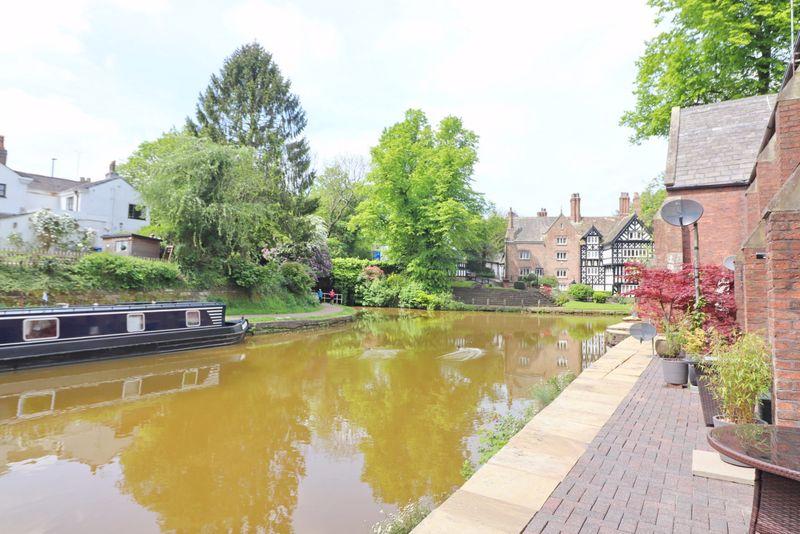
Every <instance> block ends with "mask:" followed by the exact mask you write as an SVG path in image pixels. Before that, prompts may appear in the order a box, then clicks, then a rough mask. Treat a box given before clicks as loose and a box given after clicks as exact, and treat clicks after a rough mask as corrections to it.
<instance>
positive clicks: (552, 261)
mask: <svg viewBox="0 0 800 534" xmlns="http://www.w3.org/2000/svg"><path fill="white" fill-rule="evenodd" d="M638 210H639V195H638V193H635V194H634V197H633V204H631V198H630V196H629V195H628V193H622V194H621V195H620V199H619V211H618V213H617V214H616V215H613V216H605V217H584V216H583V214H582V213H581V197H580V195H579V194H578V193H574V194H573V195H572V197H571V198H570V212H569V215H568V216H567V215H564V214H563V213H562V214H560V215H558V216H556V217H552V216H548V215H547V210H546V209H541V210H539V212H538V213H537V214H536V216H535V217H519V216H517V214H515V213H514V212H513V211H511V210H509V212H508V226H507V228H506V248H505V259H506V268H505V273H506V279H507V280H508V281H511V282H514V281H516V280H519V279H520V278H522V277H524V276H526V275H528V274H531V273H534V274H537V275H539V276H555V277H556V278H557V279H558V282H559V288H560V289H562V290H564V289H567V288H568V287H569V285H570V284H572V283H576V282H580V283H585V284H588V285H591V286H593V287H594V288H595V289H597V290H602V291H613V292H620V291H626V290H627V289H629V288H628V287H626V286H625V284H624V273H623V264H624V263H625V262H627V261H642V262H646V261H647V260H649V258H650V255H651V252H652V237H651V235H650V233H649V231H648V230H647V229H646V228H645V226H644V225H643V224H642V223H641V221H639V217H638V215H637V213H636V212H637V211H638Z"/></svg>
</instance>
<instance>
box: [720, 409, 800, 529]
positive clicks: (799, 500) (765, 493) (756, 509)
mask: <svg viewBox="0 0 800 534" xmlns="http://www.w3.org/2000/svg"><path fill="white" fill-rule="evenodd" d="M708 443H709V444H710V445H711V446H712V447H713V448H715V449H716V450H718V451H719V452H721V453H722V454H725V455H727V456H730V457H731V458H733V459H734V460H738V461H740V462H742V463H743V464H746V465H749V466H752V467H755V469H756V480H755V486H754V488H753V490H754V491H753V511H752V514H751V516H750V532H751V533H755V532H759V533H764V534H772V533H798V532H800V428H791V427H783V426H774V425H732V426H724V427H718V428H714V429H712V430H710V431H709V433H708Z"/></svg>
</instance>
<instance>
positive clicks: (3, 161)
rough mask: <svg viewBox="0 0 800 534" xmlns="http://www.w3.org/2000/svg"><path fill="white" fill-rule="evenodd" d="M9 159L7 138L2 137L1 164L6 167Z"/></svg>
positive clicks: (0, 147) (0, 141) (0, 139)
mask: <svg viewBox="0 0 800 534" xmlns="http://www.w3.org/2000/svg"><path fill="white" fill-rule="evenodd" d="M7 158H8V151H7V150H6V144H5V137H3V136H2V135H0V164H2V165H5V164H6V159H7Z"/></svg>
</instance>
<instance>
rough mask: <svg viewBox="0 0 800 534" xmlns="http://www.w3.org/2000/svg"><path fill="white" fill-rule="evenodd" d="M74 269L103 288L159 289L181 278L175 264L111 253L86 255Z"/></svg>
mask: <svg viewBox="0 0 800 534" xmlns="http://www.w3.org/2000/svg"><path fill="white" fill-rule="evenodd" d="M73 270H74V272H75V273H76V274H78V275H79V276H82V277H84V278H85V279H86V280H87V282H88V283H89V284H90V285H92V286H93V287H96V288H100V289H112V290H113V289H158V288H165V287H172V286H174V285H176V284H177V283H178V282H180V280H181V275H180V271H179V269H178V266H177V265H176V264H174V263H168V262H163V261H152V260H143V259H139V258H132V257H129V256H118V255H115V254H107V253H99V254H89V255H86V256H84V257H82V258H81V259H80V260H79V261H78V262H77V263H76V264H75V266H74V267H73Z"/></svg>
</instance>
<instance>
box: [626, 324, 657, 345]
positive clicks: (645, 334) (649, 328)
mask: <svg viewBox="0 0 800 534" xmlns="http://www.w3.org/2000/svg"><path fill="white" fill-rule="evenodd" d="M630 332H631V336H633V337H634V338H635V339H638V340H639V341H640V342H642V341H650V340H651V339H653V338H654V337H656V327H655V326H653V325H651V324H650V323H636V324H635V325H633V326H631V330H630Z"/></svg>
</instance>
